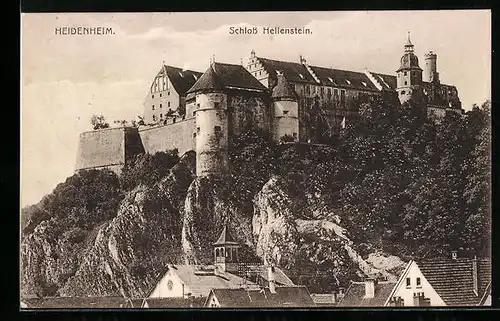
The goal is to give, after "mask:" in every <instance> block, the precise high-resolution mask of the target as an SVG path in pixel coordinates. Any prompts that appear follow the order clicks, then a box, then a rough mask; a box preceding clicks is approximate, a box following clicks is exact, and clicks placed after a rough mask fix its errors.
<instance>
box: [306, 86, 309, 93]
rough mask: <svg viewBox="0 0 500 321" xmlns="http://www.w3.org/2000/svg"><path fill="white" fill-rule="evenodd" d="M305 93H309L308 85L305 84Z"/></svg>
mask: <svg viewBox="0 0 500 321" xmlns="http://www.w3.org/2000/svg"><path fill="white" fill-rule="evenodd" d="M306 95H309V85H306Z"/></svg>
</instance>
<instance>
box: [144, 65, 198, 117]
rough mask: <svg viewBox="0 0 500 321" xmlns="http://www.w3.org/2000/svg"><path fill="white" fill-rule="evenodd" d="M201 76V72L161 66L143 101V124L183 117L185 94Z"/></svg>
mask: <svg viewBox="0 0 500 321" xmlns="http://www.w3.org/2000/svg"><path fill="white" fill-rule="evenodd" d="M201 75H202V73H201V72H197V71H193V70H184V69H182V68H178V67H173V66H168V65H163V66H162V68H161V69H160V70H159V71H158V73H157V74H156V76H155V77H154V78H153V81H152V82H151V85H150V88H149V90H148V93H147V95H146V98H145V99H144V103H143V107H144V113H143V117H144V122H145V123H146V124H154V123H163V122H165V121H166V120H167V118H169V117H172V116H174V115H177V116H179V115H183V114H184V109H185V107H186V93H187V91H188V90H189V88H191V87H192V86H193V85H194V83H195V82H196V81H197V80H198V78H200V77H201Z"/></svg>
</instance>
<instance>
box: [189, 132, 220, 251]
mask: <svg viewBox="0 0 500 321" xmlns="http://www.w3.org/2000/svg"><path fill="white" fill-rule="evenodd" d="M194 135H195V136H196V133H194ZM215 256H216V257H219V249H215Z"/></svg>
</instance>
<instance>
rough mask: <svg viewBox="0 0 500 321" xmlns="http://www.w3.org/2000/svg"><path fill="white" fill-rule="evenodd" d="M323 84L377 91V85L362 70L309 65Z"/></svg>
mask: <svg viewBox="0 0 500 321" xmlns="http://www.w3.org/2000/svg"><path fill="white" fill-rule="evenodd" d="M309 68H311V69H312V71H313V72H314V74H315V75H316V77H318V79H319V80H320V81H321V84H322V85H323V86H332V87H343V88H352V89H356V90H363V91H378V89H377V87H375V85H374V84H373V83H372V82H371V80H370V79H369V78H368V77H367V76H366V75H365V74H364V73H362V72H357V71H349V70H340V69H332V68H323V67H317V66H309Z"/></svg>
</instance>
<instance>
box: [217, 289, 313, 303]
mask: <svg viewBox="0 0 500 321" xmlns="http://www.w3.org/2000/svg"><path fill="white" fill-rule="evenodd" d="M275 289H276V291H275V292H276V293H271V292H270V291H269V288H262V289H260V290H246V289H243V288H239V289H212V293H211V294H213V295H215V297H216V298H217V300H218V301H219V304H220V305H221V307H231V308H232V307H313V306H315V303H314V301H313V300H312V298H311V296H310V295H309V292H308V291H307V288H306V287H304V286H293V287H279V286H278V287H276V288H275Z"/></svg>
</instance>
